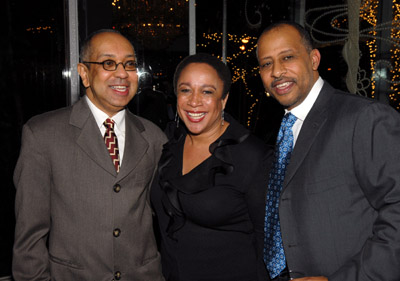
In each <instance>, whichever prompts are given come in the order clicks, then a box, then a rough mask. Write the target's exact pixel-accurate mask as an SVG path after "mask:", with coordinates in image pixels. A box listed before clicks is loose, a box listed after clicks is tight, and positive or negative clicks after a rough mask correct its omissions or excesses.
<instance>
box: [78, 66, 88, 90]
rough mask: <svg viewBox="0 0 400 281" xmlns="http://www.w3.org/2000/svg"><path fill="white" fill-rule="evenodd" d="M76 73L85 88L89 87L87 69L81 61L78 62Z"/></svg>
mask: <svg viewBox="0 0 400 281" xmlns="http://www.w3.org/2000/svg"><path fill="white" fill-rule="evenodd" d="M77 67H78V73H79V76H80V77H81V79H82V84H83V86H84V87H85V88H89V87H90V81H89V69H88V68H87V66H86V65H85V64H83V63H78V66H77Z"/></svg>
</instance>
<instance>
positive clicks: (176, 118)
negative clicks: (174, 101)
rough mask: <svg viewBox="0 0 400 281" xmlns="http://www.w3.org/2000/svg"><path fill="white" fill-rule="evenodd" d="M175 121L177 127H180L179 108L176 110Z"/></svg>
mask: <svg viewBox="0 0 400 281" xmlns="http://www.w3.org/2000/svg"><path fill="white" fill-rule="evenodd" d="M175 123H176V127H177V128H179V115H178V110H177V111H176V112H175Z"/></svg>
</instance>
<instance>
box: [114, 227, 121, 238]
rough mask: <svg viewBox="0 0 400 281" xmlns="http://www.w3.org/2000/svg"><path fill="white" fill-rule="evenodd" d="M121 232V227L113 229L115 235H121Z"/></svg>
mask: <svg viewBox="0 0 400 281" xmlns="http://www.w3.org/2000/svg"><path fill="white" fill-rule="evenodd" d="M120 234H121V230H120V229H119V228H116V229H114V231H113V235H114V237H119V235H120Z"/></svg>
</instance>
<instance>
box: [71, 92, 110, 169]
mask: <svg viewBox="0 0 400 281" xmlns="http://www.w3.org/2000/svg"><path fill="white" fill-rule="evenodd" d="M70 124H71V125H72V126H75V127H78V128H80V129H81V133H80V134H79V136H78V137H77V140H76V142H77V144H78V145H79V146H80V147H81V148H82V150H83V151H84V152H85V153H86V154H87V155H88V156H89V157H90V158H91V159H92V160H93V161H94V162H96V163H97V164H98V165H99V166H100V167H102V168H103V169H104V170H106V171H107V172H108V173H110V174H112V175H114V176H117V172H116V171H115V168H114V165H113V163H112V160H111V157H110V154H109V153H108V151H107V148H106V146H105V144H104V140H103V137H102V135H101V132H100V130H99V127H98V126H97V124H96V121H95V119H94V117H93V115H92V113H91V111H90V109H89V107H88V105H87V104H86V101H85V100H84V99H81V100H80V101H78V102H77V103H76V104H75V105H74V106H73V108H72V113H71V117H70Z"/></svg>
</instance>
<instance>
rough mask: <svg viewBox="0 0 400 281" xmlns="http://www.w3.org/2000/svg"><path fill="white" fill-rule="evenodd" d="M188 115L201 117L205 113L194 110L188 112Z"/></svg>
mask: <svg viewBox="0 0 400 281" xmlns="http://www.w3.org/2000/svg"><path fill="white" fill-rule="evenodd" d="M188 115H189V116H190V117H192V118H201V117H203V116H204V115H205V113H204V112H203V113H194V112H188Z"/></svg>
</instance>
